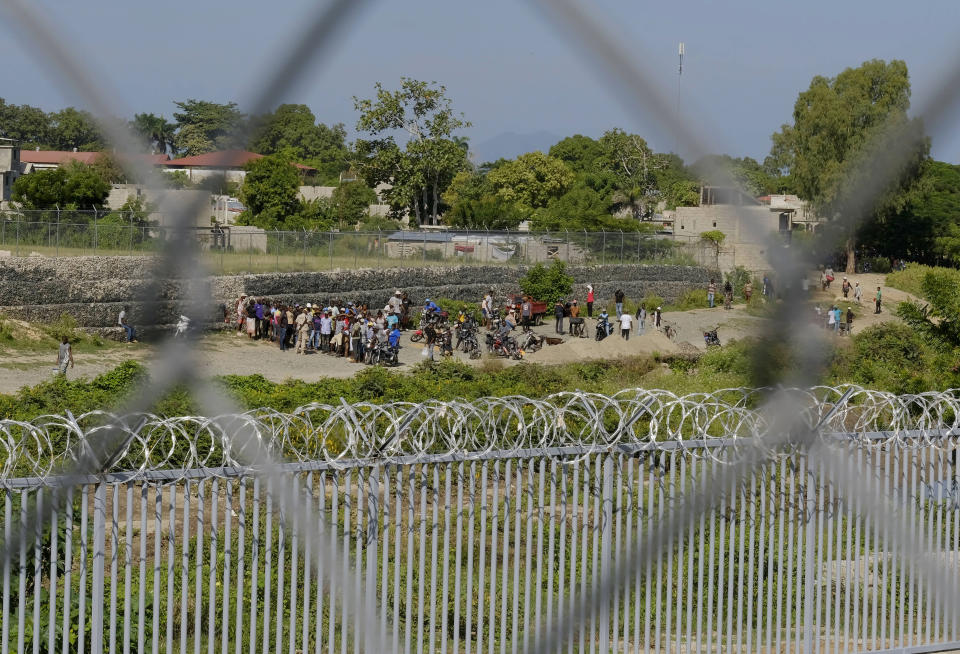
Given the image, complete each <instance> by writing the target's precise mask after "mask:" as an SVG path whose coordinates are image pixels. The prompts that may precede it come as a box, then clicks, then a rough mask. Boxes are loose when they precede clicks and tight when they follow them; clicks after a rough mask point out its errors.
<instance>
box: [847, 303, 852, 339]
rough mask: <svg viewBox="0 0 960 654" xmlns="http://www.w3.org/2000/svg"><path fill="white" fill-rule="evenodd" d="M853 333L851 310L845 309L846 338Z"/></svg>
mask: <svg viewBox="0 0 960 654" xmlns="http://www.w3.org/2000/svg"><path fill="white" fill-rule="evenodd" d="M852 333H853V309H851V308H850V307H847V336H849V335H850V334H852Z"/></svg>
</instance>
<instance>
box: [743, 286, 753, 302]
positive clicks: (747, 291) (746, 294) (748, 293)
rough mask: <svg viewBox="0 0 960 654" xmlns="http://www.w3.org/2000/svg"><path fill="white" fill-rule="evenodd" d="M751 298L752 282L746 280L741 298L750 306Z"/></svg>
mask: <svg viewBox="0 0 960 654" xmlns="http://www.w3.org/2000/svg"><path fill="white" fill-rule="evenodd" d="M751 297H753V282H752V281H749V280H748V281H747V283H746V284H744V285H743V298H744V299H745V300H746V301H747V304H750V298H751Z"/></svg>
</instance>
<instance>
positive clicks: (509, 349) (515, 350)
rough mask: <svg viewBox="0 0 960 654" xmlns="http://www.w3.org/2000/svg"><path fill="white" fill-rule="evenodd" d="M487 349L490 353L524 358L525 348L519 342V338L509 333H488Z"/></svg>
mask: <svg viewBox="0 0 960 654" xmlns="http://www.w3.org/2000/svg"><path fill="white" fill-rule="evenodd" d="M487 350H488V351H489V352H490V354H495V355H497V356H501V357H506V358H508V359H522V358H523V349H522V348H520V346H519V345H518V344H517V339H515V338H514V337H513V336H510V335H509V334H502V335H501V334H497V335H496V336H494V335H493V334H487Z"/></svg>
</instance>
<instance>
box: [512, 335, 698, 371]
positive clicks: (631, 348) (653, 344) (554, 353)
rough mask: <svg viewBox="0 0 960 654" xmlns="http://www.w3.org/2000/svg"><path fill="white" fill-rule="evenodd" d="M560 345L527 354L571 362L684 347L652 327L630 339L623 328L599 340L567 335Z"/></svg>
mask: <svg viewBox="0 0 960 654" xmlns="http://www.w3.org/2000/svg"><path fill="white" fill-rule="evenodd" d="M563 338H564V341H563V343H561V344H560V345H545V346H544V347H543V348H542V349H541V350H539V351H537V352H530V353H528V354H527V356H526V357H524V358H525V359H526V360H527V361H531V362H534V363H549V364H552V363H569V362H570V361H578V360H584V359H614V358H617V357H621V356H639V355H643V354H652V353H653V352H661V353H673V352H679V351H680V346H679V345H677V344H676V343H674V342H672V341H671V340H670V339H668V338H667V337H666V336H664V335H663V334H662V333H661V332H657V331H653V330H651V329H648V330H647V331H646V332H645V333H643V334H641V335H639V336H638V335H637V333H636V331H634V332H633V333H632V334H630V340H629V341H627V340H624V339H623V338H621V337H620V330H619V329H618V330H616V332H615V333H614V334H613V335H611V336H608V337H607V338H605V339H603V340H602V341H600V342H597V341H596V340H594V339H593V338H576V337H572V336H564V337H563Z"/></svg>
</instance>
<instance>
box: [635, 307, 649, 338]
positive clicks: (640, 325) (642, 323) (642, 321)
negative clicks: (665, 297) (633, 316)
mask: <svg viewBox="0 0 960 654" xmlns="http://www.w3.org/2000/svg"><path fill="white" fill-rule="evenodd" d="M646 322H647V304H646V303H645V302H641V303H640V308H639V309H637V336H639V335H640V334H642V333H643V330H644V329H646Z"/></svg>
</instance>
